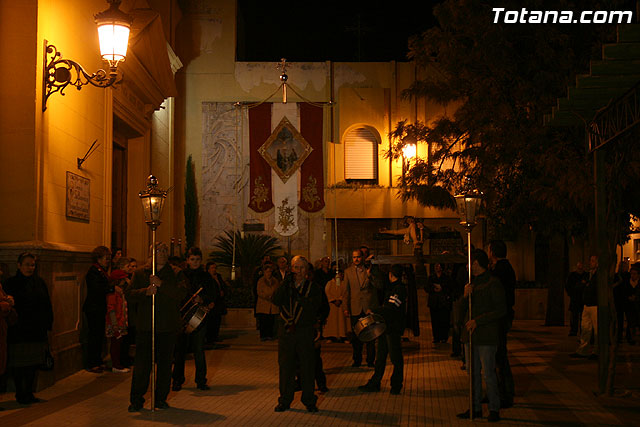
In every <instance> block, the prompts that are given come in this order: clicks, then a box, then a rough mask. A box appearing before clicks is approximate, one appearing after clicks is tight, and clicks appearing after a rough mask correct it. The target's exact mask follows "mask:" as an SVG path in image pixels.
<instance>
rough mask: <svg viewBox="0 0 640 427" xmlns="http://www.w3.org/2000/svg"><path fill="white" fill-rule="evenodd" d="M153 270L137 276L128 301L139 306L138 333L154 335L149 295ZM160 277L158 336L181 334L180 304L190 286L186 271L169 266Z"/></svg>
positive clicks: (157, 305)
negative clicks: (188, 285)
mask: <svg viewBox="0 0 640 427" xmlns="http://www.w3.org/2000/svg"><path fill="white" fill-rule="evenodd" d="M149 276H151V269H146V268H145V269H141V270H138V271H136V272H135V273H134V275H133V280H132V281H131V286H130V287H129V289H128V290H127V291H126V292H125V297H126V298H127V301H131V302H135V303H137V305H138V312H137V313H136V323H135V324H136V326H137V328H138V331H144V332H150V331H151V299H152V298H151V296H150V295H146V291H147V287H148V286H149ZM157 276H158V277H159V278H160V280H162V284H161V286H159V287H158V292H157V293H156V333H158V332H177V331H179V330H180V329H181V328H182V317H181V315H180V302H181V301H182V300H183V299H184V297H185V296H186V295H187V286H186V280H185V277H184V274H183V273H182V270H180V269H179V268H177V267H172V266H171V265H170V264H169V263H167V264H165V265H164V267H162V269H160V271H158V273H157Z"/></svg>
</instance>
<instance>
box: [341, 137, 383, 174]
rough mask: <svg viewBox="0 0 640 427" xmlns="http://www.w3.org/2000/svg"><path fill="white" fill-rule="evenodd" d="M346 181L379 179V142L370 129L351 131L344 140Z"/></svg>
mask: <svg viewBox="0 0 640 427" xmlns="http://www.w3.org/2000/svg"><path fill="white" fill-rule="evenodd" d="M344 155H345V171H344V177H345V179H375V180H377V179H378V142H377V141H376V137H375V135H374V134H373V133H372V132H371V131H370V130H368V129H365V128H357V129H353V130H351V131H349V133H347V135H346V136H345V139H344Z"/></svg>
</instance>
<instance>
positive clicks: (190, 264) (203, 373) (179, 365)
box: [172, 247, 215, 391]
mask: <svg viewBox="0 0 640 427" xmlns="http://www.w3.org/2000/svg"><path fill="white" fill-rule="evenodd" d="M182 272H183V273H184V275H185V277H186V278H187V287H188V295H187V297H186V298H185V300H184V301H182V303H181V306H184V305H185V304H186V303H187V301H188V300H189V299H191V302H190V303H189V305H187V307H186V308H185V311H186V310H189V309H190V308H193V307H195V305H194V304H200V305H203V306H206V307H207V308H208V309H209V310H211V309H213V305H214V302H213V301H214V298H215V295H214V285H213V278H212V277H211V276H210V275H209V273H207V272H206V271H205V270H204V268H202V251H201V250H200V248H197V247H193V248H189V250H188V251H187V268H185V269H184V270H183V271H182ZM200 289H202V290H200ZM196 294H197V295H196ZM194 295H195V296H194ZM183 314H185V312H184V311H183ZM209 314H210V311H209ZM209 314H207V316H209ZM185 320H186V321H188V320H189V319H185ZM206 323H207V322H206V317H205V318H204V319H203V320H202V322H201V323H200V326H199V327H198V328H197V329H196V330H194V331H193V332H191V333H190V334H187V333H186V332H185V331H181V332H180V333H179V334H178V337H177V341H176V346H175V351H174V361H173V374H172V377H173V385H172V390H173V391H179V390H180V389H182V384H184V381H185V377H184V363H185V357H186V354H187V352H188V349H189V348H191V349H192V350H193V359H194V362H195V365H196V386H197V387H198V390H209V389H210V387H209V386H208V385H207V361H206V359H205V355H204V341H205V337H206V334H207V324H206Z"/></svg>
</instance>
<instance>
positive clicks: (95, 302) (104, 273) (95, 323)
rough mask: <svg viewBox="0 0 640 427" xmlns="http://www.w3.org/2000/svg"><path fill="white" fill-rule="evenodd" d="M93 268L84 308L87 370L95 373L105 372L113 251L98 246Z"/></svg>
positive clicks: (90, 271) (89, 272)
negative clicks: (103, 364)
mask: <svg viewBox="0 0 640 427" xmlns="http://www.w3.org/2000/svg"><path fill="white" fill-rule="evenodd" d="M91 261H92V262H93V264H91V267H89V271H87V275H86V277H85V284H86V286H87V296H86V298H85V300H84V305H83V306H82V311H83V312H84V314H85V316H86V320H87V334H88V336H87V353H86V354H87V362H86V364H87V370H88V371H90V372H94V373H100V372H102V371H103V369H104V368H103V366H102V344H103V342H104V337H105V319H106V315H107V294H108V293H111V292H113V291H114V290H113V286H112V285H111V284H110V283H109V274H108V269H109V266H110V263H111V251H110V250H109V248H107V247H106V246H98V247H97V248H95V249H94V250H93V251H92V252H91Z"/></svg>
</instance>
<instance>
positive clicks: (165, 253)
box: [126, 243, 187, 412]
mask: <svg viewBox="0 0 640 427" xmlns="http://www.w3.org/2000/svg"><path fill="white" fill-rule="evenodd" d="M168 260H169V248H168V247H167V245H166V244H164V243H158V244H157V245H156V274H155V275H153V274H152V271H151V268H150V266H151V263H149V266H148V267H145V268H143V269H140V270H138V271H136V272H135V274H134V275H133V280H132V282H131V287H130V288H129V289H128V290H127V292H126V298H127V300H130V301H132V302H136V303H137V304H138V311H137V315H136V325H137V328H138V330H137V334H136V358H135V363H134V369H133V377H132V379H131V395H130V398H129V399H130V403H131V404H130V405H129V412H137V411H140V410H141V409H142V406H143V404H144V395H145V393H146V392H147V389H148V388H149V376H150V374H151V369H153V367H152V366H151V311H152V303H151V301H152V298H151V296H152V295H155V296H156V304H155V305H156V307H155V313H156V316H155V350H156V355H157V357H156V363H157V365H158V369H157V375H158V376H157V382H156V395H155V407H156V408H157V409H167V408H169V405H168V404H167V396H168V395H169V387H170V385H171V362H172V361H173V351H174V347H175V343H176V338H177V336H178V332H179V331H180V329H181V328H182V318H181V317H180V301H182V299H183V298H184V297H185V296H186V294H187V286H186V282H185V277H184V274H183V273H182V271H181V270H180V269H179V268H177V267H173V266H171V265H170V264H169V262H168Z"/></svg>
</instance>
